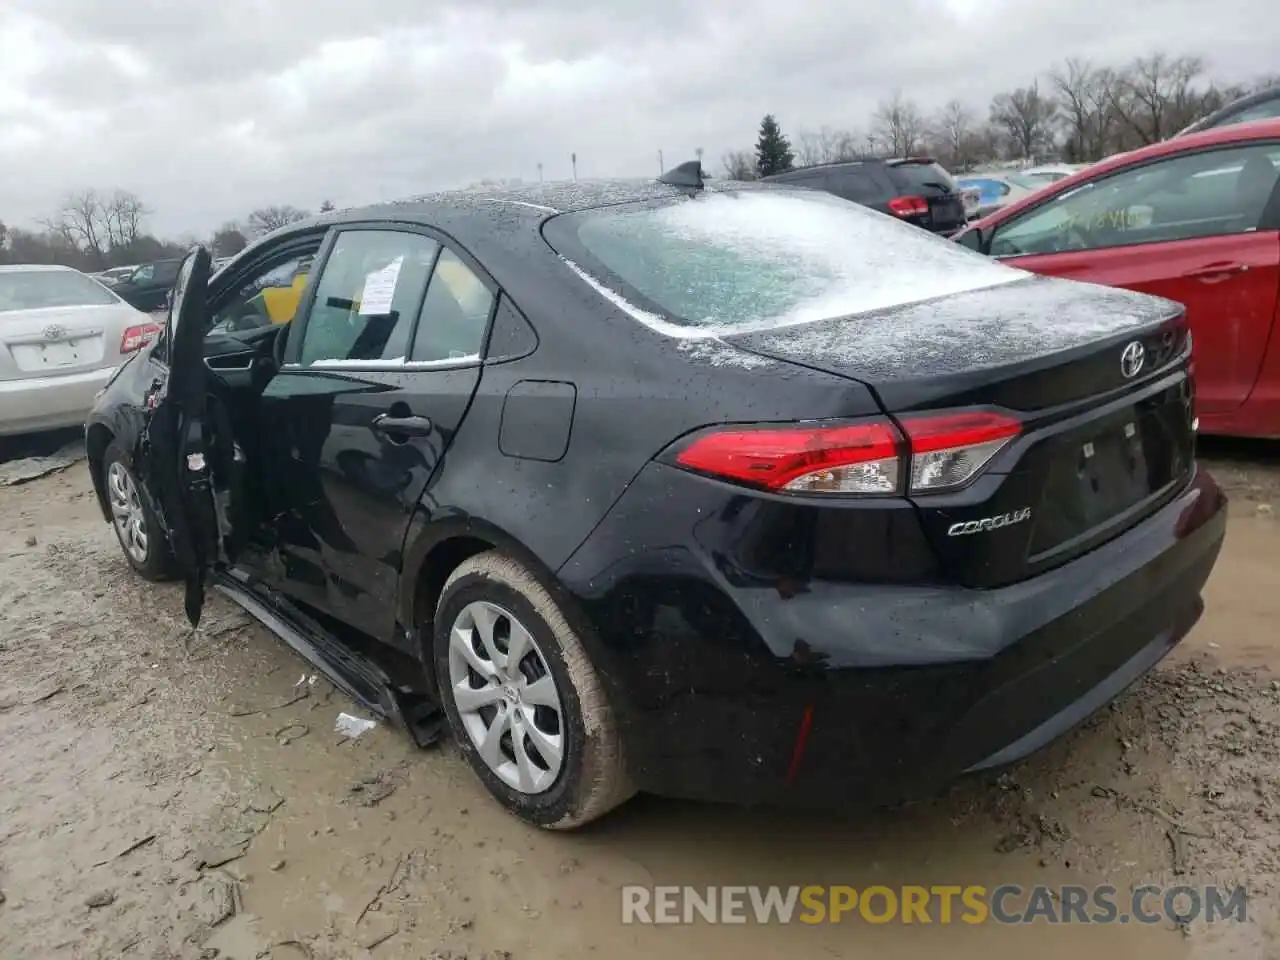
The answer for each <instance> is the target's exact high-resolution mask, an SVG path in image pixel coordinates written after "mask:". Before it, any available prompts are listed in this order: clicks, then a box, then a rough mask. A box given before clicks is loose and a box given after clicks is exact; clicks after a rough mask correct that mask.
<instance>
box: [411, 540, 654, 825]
mask: <svg viewBox="0 0 1280 960" xmlns="http://www.w3.org/2000/svg"><path fill="white" fill-rule="evenodd" d="M584 629H585V628H584ZM433 643H434V649H433V653H434V658H435V668H436V677H437V678H438V683H439V687H440V699H441V702H442V703H443V705H444V709H445V713H446V715H447V716H448V718H449V725H450V726H451V727H452V728H453V733H454V736H455V738H456V739H457V741H458V745H459V748H460V749H461V750H462V753H463V755H464V756H465V757H466V758H467V762H468V763H470V764H471V767H472V769H473V770H475V772H476V775H477V776H478V777H479V778H480V779H481V781H482V782H483V783H484V785H485V786H486V787H487V788H488V790H489V792H490V793H491V794H492V795H493V796H494V798H495V799H497V801H498V802H499V803H501V804H502V805H503V806H504V807H506V808H507V809H508V810H509V811H511V812H512V813H514V814H515V815H516V816H518V817H520V818H521V819H523V820H525V821H527V822H529V823H532V824H534V825H536V826H540V827H545V828H548V829H553V830H571V829H574V828H576V827H580V826H582V825H583V824H585V823H588V822H590V821H592V820H594V819H596V818H597V817H600V816H603V815H604V814H606V813H608V812H609V811H610V810H612V809H613V808H614V807H616V806H618V805H619V804H621V803H623V802H624V801H625V800H627V799H628V798H629V797H630V796H631V795H632V794H633V793H634V792H635V788H634V787H633V786H632V785H631V781H630V778H629V777H628V776H627V772H626V766H625V763H624V758H623V751H622V742H621V739H620V737H619V735H618V730H617V725H616V722H615V720H614V716H613V711H612V710H611V708H610V706H609V703H608V701H607V699H606V698H605V693H604V688H603V686H602V685H601V682H600V678H599V676H598V675H597V674H596V671H595V668H594V667H593V666H592V664H591V661H590V659H589V658H588V657H587V653H586V650H585V649H584V647H583V645H582V641H581V639H580V637H579V634H578V632H577V630H576V629H575V628H574V626H573V625H572V623H571V620H570V618H569V617H567V616H566V614H565V610H564V608H563V607H562V606H561V605H560V604H559V603H557V601H556V600H555V599H554V598H553V597H552V595H551V593H550V591H549V590H548V589H547V588H546V587H545V586H543V584H542V583H541V581H539V580H538V578H537V577H535V576H534V575H533V573H532V572H530V571H529V570H528V568H526V567H525V566H524V565H523V564H522V563H520V562H519V561H517V560H515V559H514V558H512V557H511V556H509V555H508V554H506V553H503V552H501V551H496V550H495V551H490V552H487V553H482V554H479V555H477V556H474V557H472V558H470V559H469V560H466V561H464V562H463V563H462V564H460V565H459V566H458V567H457V569H455V570H454V571H453V573H452V574H450V576H449V579H448V580H447V581H446V582H445V585H444V589H443V591H441V594H440V600H439V603H438V604H437V605H436V615H435V632H434V638H433Z"/></svg>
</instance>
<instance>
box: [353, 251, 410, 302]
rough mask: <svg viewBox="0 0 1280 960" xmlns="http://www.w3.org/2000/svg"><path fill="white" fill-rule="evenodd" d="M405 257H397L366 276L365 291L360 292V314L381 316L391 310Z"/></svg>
mask: <svg viewBox="0 0 1280 960" xmlns="http://www.w3.org/2000/svg"><path fill="white" fill-rule="evenodd" d="M403 263H404V257H396V258H395V259H394V260H392V261H391V262H390V263H388V264H387V265H386V266H385V267H382V268H381V269H380V270H374V271H373V272H372V273H370V274H367V275H366V276H365V278H364V291H363V292H362V293H361V294H360V315H361V316H381V315H382V314H385V313H390V312H391V301H392V300H393V299H394V298H395V295H396V281H397V280H398V279H400V266H401V264H403Z"/></svg>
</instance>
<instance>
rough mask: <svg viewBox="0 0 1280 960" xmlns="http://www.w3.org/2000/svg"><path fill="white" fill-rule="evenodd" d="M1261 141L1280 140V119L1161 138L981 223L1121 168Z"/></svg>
mask: <svg viewBox="0 0 1280 960" xmlns="http://www.w3.org/2000/svg"><path fill="white" fill-rule="evenodd" d="M1262 140H1280V120H1254V121H1252V122H1250V123H1237V124H1232V125H1231V126H1229V127H1214V128H1212V129H1210V130H1203V131H1201V132H1200V133H1189V134H1187V135H1186V136H1182V137H1173V138H1171V139H1169V140H1162V141H1160V142H1159V143H1153V144H1150V145H1149V146H1145V147H1140V148H1139V149H1137V150H1130V151H1129V152H1127V153H1117V154H1116V155H1115V156H1112V157H1108V158H1107V159H1105V160H1099V161H1098V162H1097V163H1095V164H1092V165H1090V166H1088V167H1085V168H1084V169H1083V170H1078V171H1077V172H1075V173H1073V174H1071V176H1069V177H1064V178H1062V179H1061V180H1058V181H1056V182H1054V183H1051V184H1048V185H1047V186H1045V187H1043V188H1042V189H1040V190H1038V191H1036V192H1035V193H1033V194H1030V195H1029V196H1026V197H1023V198H1022V199H1020V200H1018V201H1016V202H1015V203H1011V204H1009V205H1008V206H1006V207H1001V208H1000V209H999V210H997V211H995V212H994V213H992V214H989V215H988V216H986V217H984V218H983V219H982V220H980V221H978V224H981V225H986V224H989V223H996V222H999V221H1001V220H1005V219H1007V218H1009V217H1011V216H1013V215H1014V214H1016V213H1018V212H1020V211H1022V210H1024V209H1026V208H1027V207H1029V206H1035V205H1038V204H1041V203H1044V202H1045V201H1046V200H1047V199H1049V198H1052V197H1056V196H1058V195H1059V194H1061V193H1065V192H1066V191H1068V190H1072V189H1074V188H1075V187H1076V186H1078V185H1079V184H1081V183H1087V182H1089V181H1090V180H1094V179H1096V178H1097V177H1100V176H1104V175H1106V174H1108V173H1111V172H1112V171H1115V170H1122V169H1125V168H1126V167H1131V166H1134V165H1136V164H1141V163H1146V162H1147V161H1149V160H1155V159H1158V158H1160V157H1171V156H1177V155H1179V154H1183V153H1194V152H1196V151H1197V150H1204V149H1205V148H1207V147H1220V146H1229V145H1231V144H1248V143H1253V142H1256V141H1262Z"/></svg>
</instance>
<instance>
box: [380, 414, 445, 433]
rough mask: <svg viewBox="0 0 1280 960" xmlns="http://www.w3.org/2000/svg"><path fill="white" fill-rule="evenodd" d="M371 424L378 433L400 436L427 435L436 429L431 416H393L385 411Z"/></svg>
mask: <svg viewBox="0 0 1280 960" xmlns="http://www.w3.org/2000/svg"><path fill="white" fill-rule="evenodd" d="M371 426H372V427H373V429H374V431H375V432H377V433H385V434H395V435H396V436H400V437H426V436H430V435H431V431H432V430H433V429H434V427H433V426H432V423H431V418H430V417H414V416H409V417H392V416H389V415H388V414H385V413H380V414H378V415H377V416H376V417H374V418H373V423H372V424H371Z"/></svg>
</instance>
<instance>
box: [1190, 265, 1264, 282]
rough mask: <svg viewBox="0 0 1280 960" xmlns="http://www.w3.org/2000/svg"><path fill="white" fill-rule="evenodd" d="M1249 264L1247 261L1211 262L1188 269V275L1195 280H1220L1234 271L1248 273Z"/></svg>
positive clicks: (1234, 272)
mask: <svg viewBox="0 0 1280 960" xmlns="http://www.w3.org/2000/svg"><path fill="white" fill-rule="evenodd" d="M1248 272H1249V265H1248V264H1247V263H1211V264H1209V265H1208V266H1207V267H1200V268H1199V269H1198V270H1188V271H1187V274H1186V275H1187V276H1188V277H1195V278H1196V279H1197V280H1207V281H1213V280H1222V279H1225V278H1226V277H1229V276H1231V275H1232V274H1236V273H1248Z"/></svg>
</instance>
